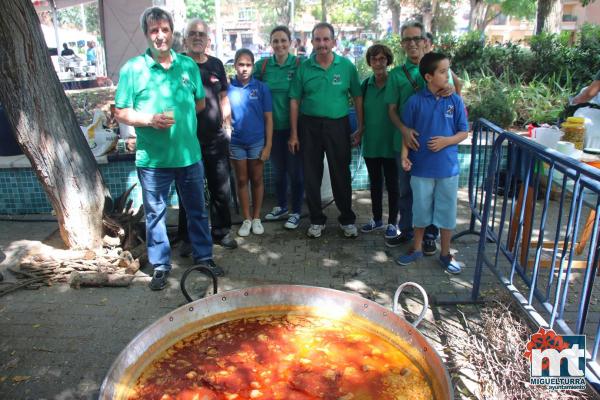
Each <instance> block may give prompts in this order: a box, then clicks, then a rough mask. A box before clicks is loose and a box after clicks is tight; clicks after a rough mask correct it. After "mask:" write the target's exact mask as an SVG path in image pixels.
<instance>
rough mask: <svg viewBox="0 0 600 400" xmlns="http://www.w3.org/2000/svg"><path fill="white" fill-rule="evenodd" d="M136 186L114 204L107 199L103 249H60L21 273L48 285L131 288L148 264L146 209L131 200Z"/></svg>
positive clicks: (26, 264)
mask: <svg viewBox="0 0 600 400" xmlns="http://www.w3.org/2000/svg"><path fill="white" fill-rule="evenodd" d="M134 187H135V184H134V185H133V186H131V187H130V188H129V189H128V190H127V191H126V192H125V193H123V194H122V195H121V196H119V197H118V198H117V199H116V200H114V202H112V201H110V199H107V202H109V207H108V209H107V210H105V212H104V215H103V218H102V222H103V227H104V237H103V239H102V241H103V248H102V249H99V250H96V251H92V250H56V251H51V252H44V254H34V255H30V256H27V257H25V258H24V259H23V260H21V264H20V271H22V272H25V273H27V274H29V276H30V277H31V276H35V277H43V278H45V281H46V282H48V283H55V282H67V283H69V284H70V285H71V286H72V287H75V288H78V287H80V286H129V285H130V284H131V281H132V280H133V278H134V275H135V273H136V272H137V271H138V270H139V269H140V267H143V266H144V264H145V263H146V262H147V255H146V243H145V240H144V237H145V227H144V224H143V223H142V219H143V217H144V209H143V206H141V207H140V208H139V209H138V210H137V211H135V210H134V209H133V207H132V205H133V201H132V200H127V199H128V197H129V195H130V194H131V191H132V190H133V188H134ZM17 273H18V272H17Z"/></svg>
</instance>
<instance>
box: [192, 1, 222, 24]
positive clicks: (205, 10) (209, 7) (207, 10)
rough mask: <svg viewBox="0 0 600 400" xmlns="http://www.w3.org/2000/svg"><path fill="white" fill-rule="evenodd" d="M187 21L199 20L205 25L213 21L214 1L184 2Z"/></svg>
mask: <svg viewBox="0 0 600 400" xmlns="http://www.w3.org/2000/svg"><path fill="white" fill-rule="evenodd" d="M185 6H186V9H187V14H186V16H187V19H192V18H200V19H202V20H203V21H205V22H207V23H211V22H214V20H215V0H185Z"/></svg>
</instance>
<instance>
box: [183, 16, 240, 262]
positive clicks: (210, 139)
mask: <svg viewBox="0 0 600 400" xmlns="http://www.w3.org/2000/svg"><path fill="white" fill-rule="evenodd" d="M184 44H185V47H186V49H187V53H186V55H187V56H188V57H191V58H192V59H193V60H194V61H196V64H198V67H199V68H200V76H201V77H202V85H203V86H204V91H205V94H206V107H205V108H204V110H202V111H201V112H199V113H198V128H197V133H198V140H199V141H200V147H201V149H202V161H203V163H204V170H205V172H206V181H207V183H208V191H209V193H210V223H211V234H212V238H213V243H215V244H220V245H221V246H223V247H224V248H226V249H235V248H236V247H237V242H236V241H235V239H234V238H233V236H232V235H231V233H230V231H231V213H230V210H229V199H230V197H231V186H230V184H229V168H230V166H229V141H230V139H231V122H230V121H231V108H230V106H229V100H228V98H227V76H226V75H225V68H224V67H223V63H222V62H221V60H219V59H218V58H216V57H212V56H209V55H208V54H206V48H207V47H208V46H209V44H210V30H209V28H208V25H207V24H206V22H204V21H202V20H201V19H193V20H191V21H189V23H188V25H187V29H186V31H185V37H184ZM185 221H186V215H185V209H184V208H183V207H180V208H179V237H180V238H181V239H182V240H183V242H184V243H183V245H182V246H181V248H180V254H181V255H182V256H184V257H185V256H189V254H190V253H191V248H190V246H189V244H188V243H189V240H188V238H187V229H186V227H187V224H186V223H185Z"/></svg>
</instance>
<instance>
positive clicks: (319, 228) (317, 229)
mask: <svg viewBox="0 0 600 400" xmlns="http://www.w3.org/2000/svg"><path fill="white" fill-rule="evenodd" d="M324 229H325V225H319V224H310V228H308V231H306V234H307V235H308V237H310V238H318V237H321V233H323V230H324Z"/></svg>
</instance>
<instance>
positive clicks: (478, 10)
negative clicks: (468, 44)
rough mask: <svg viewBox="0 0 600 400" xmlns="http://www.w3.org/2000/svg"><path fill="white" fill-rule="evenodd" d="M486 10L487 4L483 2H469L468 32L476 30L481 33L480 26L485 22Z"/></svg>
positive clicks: (474, 0)
mask: <svg viewBox="0 0 600 400" xmlns="http://www.w3.org/2000/svg"><path fill="white" fill-rule="evenodd" d="M487 8H488V4H487V3H486V2H485V1H484V0H471V10H470V11H469V31H475V30H478V31H480V32H483V30H482V29H481V26H482V25H483V22H484V20H485V15H486V13H487ZM484 29H485V27H484Z"/></svg>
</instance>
